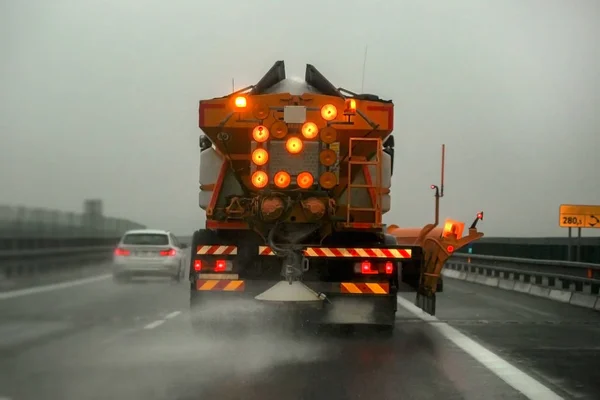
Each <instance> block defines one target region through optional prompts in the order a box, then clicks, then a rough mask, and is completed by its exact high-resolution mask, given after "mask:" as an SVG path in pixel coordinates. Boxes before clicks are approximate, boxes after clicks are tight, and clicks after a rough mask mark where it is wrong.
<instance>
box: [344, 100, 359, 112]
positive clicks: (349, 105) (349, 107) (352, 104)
mask: <svg viewBox="0 0 600 400" xmlns="http://www.w3.org/2000/svg"><path fill="white" fill-rule="evenodd" d="M345 106H346V109H345V110H344V114H355V113H356V100H354V99H347V100H346V104H345Z"/></svg>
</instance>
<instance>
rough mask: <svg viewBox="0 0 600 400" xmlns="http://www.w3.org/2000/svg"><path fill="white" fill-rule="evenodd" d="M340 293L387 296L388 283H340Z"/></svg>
mask: <svg viewBox="0 0 600 400" xmlns="http://www.w3.org/2000/svg"><path fill="white" fill-rule="evenodd" d="M340 290H341V292H342V293H350V294H389V293H390V284H389V283H371V282H369V283H367V282H342V283H340Z"/></svg>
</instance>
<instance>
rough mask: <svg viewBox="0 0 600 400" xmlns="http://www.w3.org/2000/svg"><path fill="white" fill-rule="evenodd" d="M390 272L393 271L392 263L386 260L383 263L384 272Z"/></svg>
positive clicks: (389, 273)
mask: <svg viewBox="0 0 600 400" xmlns="http://www.w3.org/2000/svg"><path fill="white" fill-rule="evenodd" d="M392 272H394V263H393V262H391V261H388V262H386V263H385V273H386V274H388V275H391V274H392Z"/></svg>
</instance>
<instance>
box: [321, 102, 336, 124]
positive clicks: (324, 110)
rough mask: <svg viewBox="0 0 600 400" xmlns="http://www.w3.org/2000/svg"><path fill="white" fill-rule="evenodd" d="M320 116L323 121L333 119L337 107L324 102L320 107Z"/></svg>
mask: <svg viewBox="0 0 600 400" xmlns="http://www.w3.org/2000/svg"><path fill="white" fill-rule="evenodd" d="M321 117H323V119H324V120H325V121H333V120H334V119H335V117H337V108H335V106H334V105H333V104H325V105H324V106H323V107H321Z"/></svg>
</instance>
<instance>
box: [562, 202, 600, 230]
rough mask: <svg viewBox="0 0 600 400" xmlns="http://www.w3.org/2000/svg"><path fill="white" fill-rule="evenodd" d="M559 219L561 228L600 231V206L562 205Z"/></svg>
mask: <svg viewBox="0 0 600 400" xmlns="http://www.w3.org/2000/svg"><path fill="white" fill-rule="evenodd" d="M558 218H559V219H558V225H559V226H560V227H561V228H596V229H600V206H584V205H576V204H561V205H560V208H559V210H558Z"/></svg>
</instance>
